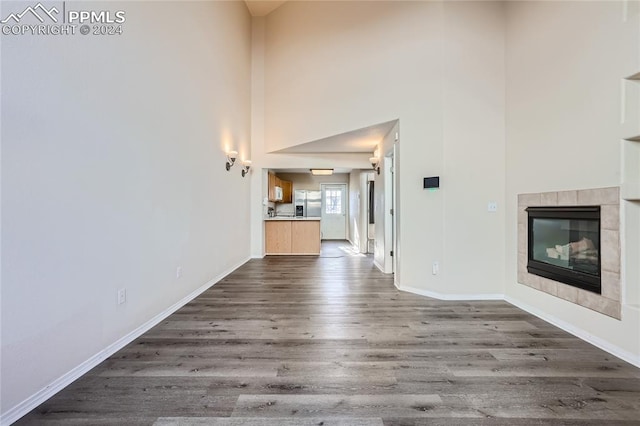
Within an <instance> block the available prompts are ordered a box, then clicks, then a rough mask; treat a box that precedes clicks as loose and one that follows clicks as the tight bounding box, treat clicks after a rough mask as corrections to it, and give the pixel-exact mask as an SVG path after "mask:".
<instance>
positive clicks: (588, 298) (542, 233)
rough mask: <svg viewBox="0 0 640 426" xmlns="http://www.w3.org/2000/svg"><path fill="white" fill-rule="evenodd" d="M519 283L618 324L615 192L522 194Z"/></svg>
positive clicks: (617, 199) (617, 207) (617, 204)
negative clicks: (613, 320)
mask: <svg viewBox="0 0 640 426" xmlns="http://www.w3.org/2000/svg"><path fill="white" fill-rule="evenodd" d="M518 282H519V283H520V284H524V285H526V286H529V287H532V288H535V289H536V290H539V291H543V292H545V293H549V294H551V295H553V296H556V297H559V298H561V299H565V300H567V301H569V302H572V303H575V304H578V305H581V306H584V307H586V308H589V309H592V310H594V311H597V312H600V313H602V314H605V315H608V316H610V317H613V318H617V319H620V311H621V297H620V295H621V291H620V286H621V284H620V194H619V189H618V188H601V189H587V190H578V191H560V192H544V193H535V194H520V195H519V196H518Z"/></svg>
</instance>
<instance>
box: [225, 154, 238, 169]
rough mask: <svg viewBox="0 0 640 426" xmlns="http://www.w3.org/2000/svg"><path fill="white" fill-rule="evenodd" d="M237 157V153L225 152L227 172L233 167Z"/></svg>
mask: <svg viewBox="0 0 640 426" xmlns="http://www.w3.org/2000/svg"><path fill="white" fill-rule="evenodd" d="M237 157H238V151H229V152H227V164H226V165H225V167H226V168H227V171H229V170H231V167H233V163H235V162H236V158H237Z"/></svg>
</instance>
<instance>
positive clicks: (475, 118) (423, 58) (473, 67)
mask: <svg viewBox="0 0 640 426" xmlns="http://www.w3.org/2000/svg"><path fill="white" fill-rule="evenodd" d="M263 24H264V26H263V28H262V30H263V33H262V34H263V41H264V49H265V52H266V55H265V56H264V63H263V64H264V74H263V75H264V81H263V83H264V84H263V88H264V94H265V96H264V99H265V102H264V135H265V137H264V143H263V144H261V145H262V146H263V147H264V148H263V149H264V150H265V152H270V151H274V150H277V149H282V148H285V147H289V146H293V145H297V144H301V143H304V142H308V141H312V140H318V139H321V138H324V137H327V136H331V135H336V134H341V133H344V132H346V131H350V130H353V129H358V128H364V127H367V126H369V125H371V124H374V123H381V122H387V121H390V120H396V119H398V120H399V121H400V123H401V141H400V146H401V147H402V148H401V150H400V155H399V158H397V159H396V160H397V162H398V164H400V163H401V166H400V167H399V176H398V181H399V191H398V193H397V194H396V195H397V197H398V199H399V205H398V214H399V216H398V223H399V228H398V233H399V234H400V235H401V236H402V239H401V240H400V245H399V247H398V255H399V256H398V259H397V260H398V261H399V262H400V263H399V265H398V271H396V273H397V276H396V278H398V277H399V276H401V277H402V278H401V283H400V284H401V286H402V287H403V288H405V289H410V290H412V291H420V292H431V293H430V294H439V295H449V296H451V297H466V296H467V295H469V294H473V295H480V297H482V295H487V294H489V295H493V294H496V293H499V294H501V293H503V284H504V282H503V281H504V272H503V268H502V266H501V263H500V262H496V261H495V259H500V260H501V259H503V256H504V217H503V216H502V215H503V212H502V210H500V211H499V213H498V214H489V213H487V202H488V201H496V202H497V203H498V205H499V206H500V207H502V206H503V204H504V203H503V200H504V7H503V4H502V3H500V2H390V1H383V2H376V1H372V2H366V1H354V2H288V3H285V4H284V5H282V6H281V7H279V8H278V9H276V10H275V11H274V12H272V13H271V14H270V15H268V16H267V17H266V18H265V19H264V21H263ZM461 89H464V90H461ZM254 146H255V145H254ZM254 152H255V150H254ZM383 155H384V153H381V157H382V156H383ZM381 166H384V165H381ZM368 167H369V164H368V163H367V162H366V158H365V159H364V164H363V166H361V167H356V168H363V169H365V168H368ZM425 176H441V177H442V182H443V186H442V188H441V189H440V190H439V191H435V192H428V191H425V190H423V188H422V178H423V177H425ZM376 188H382V185H378V176H376ZM257 210H259V206H257V207H256V208H255V209H254V211H257ZM256 228H258V226H257V224H256ZM377 228H378V227H377V226H376V231H378V229H377ZM459 230H462V231H463V232H462V235H460V236H459V237H458V236H456V235H457V234H456V232H458V231H459ZM448 237H451V238H452V240H453V241H454V242H455V244H453V245H447V243H446V242H445V241H446V238H448ZM378 241H379V238H377V237H376V244H378ZM469 241H471V242H472V243H469ZM254 248H256V247H254ZM376 251H378V247H376ZM436 260H437V261H439V262H440V265H441V274H440V275H432V274H431V267H430V265H431V262H432V261H436ZM469 264H472V265H473V266H474V267H477V268H478V270H474V269H473V268H470V267H469Z"/></svg>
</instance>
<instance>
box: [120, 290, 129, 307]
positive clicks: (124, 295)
mask: <svg viewBox="0 0 640 426" xmlns="http://www.w3.org/2000/svg"><path fill="white" fill-rule="evenodd" d="M126 301H127V289H126V288H121V289H120V290H118V305H122V304H123V303H124V302H126Z"/></svg>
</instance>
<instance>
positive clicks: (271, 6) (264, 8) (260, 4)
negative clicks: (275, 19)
mask: <svg viewBox="0 0 640 426" xmlns="http://www.w3.org/2000/svg"><path fill="white" fill-rule="evenodd" d="M286 1H287V0H245V3H246V4H247V7H248V8H249V12H250V13H251V16H266V15H268V14H270V13H271V12H273V11H274V10H276V9H277V8H279V7H280V6H282V4H283V3H284V2H286Z"/></svg>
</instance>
